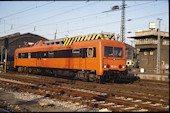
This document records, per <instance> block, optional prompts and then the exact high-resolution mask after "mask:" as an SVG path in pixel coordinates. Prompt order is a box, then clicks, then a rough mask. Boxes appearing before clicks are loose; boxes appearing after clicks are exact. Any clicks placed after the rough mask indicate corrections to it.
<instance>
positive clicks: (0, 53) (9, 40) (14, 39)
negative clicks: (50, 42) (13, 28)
mask: <svg viewBox="0 0 170 113" xmlns="http://www.w3.org/2000/svg"><path fill="white" fill-rule="evenodd" d="M39 40H44V41H46V40H47V39H46V38H44V37H41V36H39V35H35V34H31V33H25V34H20V33H14V34H11V35H7V36H3V37H0V67H1V68H2V67H3V65H4V59H5V48H7V56H8V57H7V61H8V65H7V67H8V68H12V67H13V61H14V52H15V49H16V48H19V47H22V46H23V45H24V43H26V42H34V43H35V42H37V41H39Z"/></svg>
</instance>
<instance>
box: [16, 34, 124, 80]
mask: <svg viewBox="0 0 170 113" xmlns="http://www.w3.org/2000/svg"><path fill="white" fill-rule="evenodd" d="M97 36H98V35H96V37H97ZM100 36H102V35H101V34H100V35H99V36H98V38H96V39H95V38H94V40H88V38H86V41H81V38H80V41H78V38H77V39H75V38H74V40H71V38H70V41H66V39H64V41H65V42H62V43H63V44H60V43H58V44H56V43H55V42H53V43H47V42H43V41H39V42H38V43H37V44H35V45H34V46H31V47H24V48H18V49H16V51H15V55H14V68H17V70H18V71H19V72H22V71H25V72H28V73H43V74H44V73H50V74H54V75H56V76H57V75H68V76H71V77H75V78H79V79H87V80H90V81H110V80H114V79H115V78H117V77H118V76H124V75H125V72H126V47H125V44H124V43H123V42H120V41H116V40H111V39H109V38H108V39H107V38H106V39H104V38H103V39H102V38H99V37H100ZM106 36H108V35H106ZM91 37H92V36H91ZM75 40H77V41H75ZM70 43H71V44H70ZM66 44H67V45H66Z"/></svg>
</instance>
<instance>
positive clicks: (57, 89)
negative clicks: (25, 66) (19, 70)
mask: <svg viewBox="0 0 170 113" xmlns="http://www.w3.org/2000/svg"><path fill="white" fill-rule="evenodd" d="M57 80H58V81H57ZM0 81H1V82H0V87H2V88H5V89H12V90H14V91H18V92H28V93H32V94H37V95H42V96H48V97H49V98H55V99H59V100H63V101H71V102H76V103H79V104H83V105H87V106H90V107H97V108H108V109H109V110H111V111H118V112H120V111H121V112H122V111H128V112H129V111H132V112H133V111H168V110H169V102H168V101H167V100H169V99H168V98H169V97H161V96H160V97H155V96H152V95H144V94H143V95H142V94H140V93H133V95H132V93H130V92H126V93H125V92H121V93H120V91H116V90H115V91H114V92H109V91H107V92H106V91H104V90H101V89H100V90H98V89H97V90H94V88H93V90H92V89H91V88H90V87H84V88H82V87H78V86H77V84H78V83H79V82H80V81H79V82H78V81H74V80H63V79H58V78H57V79H55V78H52V77H44V76H37V75H36V76H33V75H30V76H25V75H24V76H23V75H10V74H5V75H0ZM86 83H87V82H86ZM89 84H93V86H94V83H89ZM99 85H100V84H97V86H96V87H98V86H99ZM102 85H103V86H104V85H105V84H102ZM109 85H110V84H109ZM109 85H107V84H106V86H109Z"/></svg>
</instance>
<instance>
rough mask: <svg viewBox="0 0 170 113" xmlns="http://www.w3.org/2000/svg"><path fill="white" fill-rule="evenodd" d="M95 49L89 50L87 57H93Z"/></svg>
mask: <svg viewBox="0 0 170 113" xmlns="http://www.w3.org/2000/svg"><path fill="white" fill-rule="evenodd" d="M93 51H94V50H93V48H87V57H93Z"/></svg>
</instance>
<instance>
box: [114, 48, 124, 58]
mask: <svg viewBox="0 0 170 113" xmlns="http://www.w3.org/2000/svg"><path fill="white" fill-rule="evenodd" d="M114 56H115V57H122V56H123V51H122V48H117V47H115V48H114Z"/></svg>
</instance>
